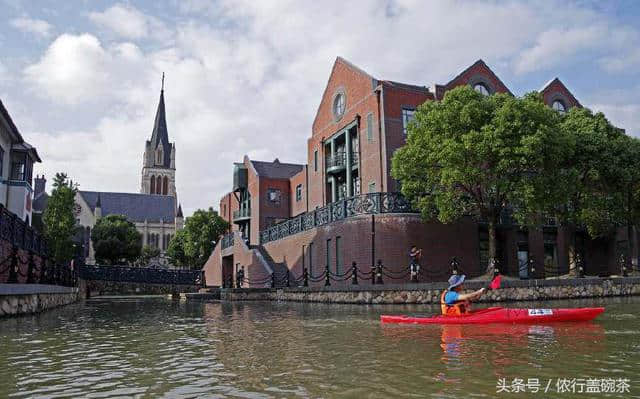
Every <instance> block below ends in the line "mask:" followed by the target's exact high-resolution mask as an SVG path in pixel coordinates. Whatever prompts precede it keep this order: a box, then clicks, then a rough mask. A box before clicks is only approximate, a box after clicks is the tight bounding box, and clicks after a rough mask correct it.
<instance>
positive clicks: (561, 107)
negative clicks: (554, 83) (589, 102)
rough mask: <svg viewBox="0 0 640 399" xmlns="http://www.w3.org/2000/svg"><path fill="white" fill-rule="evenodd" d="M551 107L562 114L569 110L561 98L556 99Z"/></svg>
mask: <svg viewBox="0 0 640 399" xmlns="http://www.w3.org/2000/svg"><path fill="white" fill-rule="evenodd" d="M551 107H552V108H553V109H554V110H556V111H558V112H560V113H561V114H564V113H565V112H566V111H567V107H565V106H564V102H562V101H561V100H555V101H554V102H553V104H552V105H551Z"/></svg>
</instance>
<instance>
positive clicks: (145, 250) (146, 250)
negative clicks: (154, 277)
mask: <svg viewBox="0 0 640 399" xmlns="http://www.w3.org/2000/svg"><path fill="white" fill-rule="evenodd" d="M159 255H160V249H159V248H156V247H152V246H150V245H145V246H143V247H142V250H141V251H140V256H139V257H138V260H137V262H136V263H137V264H138V266H148V265H149V262H151V259H153V258H155V257H157V256H159Z"/></svg>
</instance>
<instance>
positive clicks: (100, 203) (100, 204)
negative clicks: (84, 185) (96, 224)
mask: <svg viewBox="0 0 640 399" xmlns="http://www.w3.org/2000/svg"><path fill="white" fill-rule="evenodd" d="M96 208H102V201H100V193H98V200H97V201H96Z"/></svg>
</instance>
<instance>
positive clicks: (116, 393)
mask: <svg viewBox="0 0 640 399" xmlns="http://www.w3.org/2000/svg"><path fill="white" fill-rule="evenodd" d="M597 305H605V306H606V308H607V311H606V312H605V313H604V314H603V315H601V316H600V317H599V318H598V319H597V320H596V321H595V322H590V323H575V324H571V323H564V324H553V325H539V326H504V325H484V326H482V325H480V326H462V327H461V326H446V327H443V326H413V325H411V326H397V325H381V324H380V322H379V317H380V315H381V314H384V313H411V314H428V313H430V312H436V311H437V308H435V307H429V306H361V305H332V304H302V303H270V302H246V303H239V302H236V303H226V302H216V303H191V302H189V303H185V302H184V301H171V300H169V299H164V298H139V299H103V300H100V299H94V300H90V301H88V302H86V303H81V304H74V305H70V306H67V307H64V308H60V309H56V310H52V311H49V312H46V313H43V314H40V315H36V316H28V317H19V318H12V319H4V320H0V372H1V373H0V398H5V397H10V398H63V397H64V398H66V397H82V398H115V397H119V398H132V397H141V398H159V397H165V398H218V397H231V398H282V397H287V398H296V397H301V398H333V397H345V398H421V397H432V398H471V397H485V398H491V397H504V398H510V397H514V398H515V397H540V398H550V397H552V398H555V397H560V398H565V397H566V398H571V397H576V398H585V397H636V398H638V397H640V298H617V299H605V300H602V299H598V300H581V301H557V302H545V303H543V304H540V303H538V304H536V303H519V304H514V303H511V304H507V305H506V306H512V307H515V306H519V307H545V308H548V307H577V306H597ZM596 388H597V389H596ZM545 391H546V392H545ZM587 392H589V393H587Z"/></svg>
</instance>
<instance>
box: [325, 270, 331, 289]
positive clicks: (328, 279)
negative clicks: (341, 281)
mask: <svg viewBox="0 0 640 399" xmlns="http://www.w3.org/2000/svg"><path fill="white" fill-rule="evenodd" d="M324 273H325V278H324V286H325V287H329V286H330V285H331V275H330V272H329V265H327V266H326V267H325V268H324Z"/></svg>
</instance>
